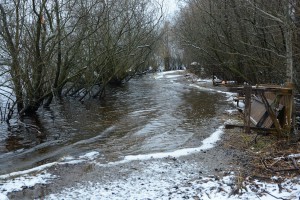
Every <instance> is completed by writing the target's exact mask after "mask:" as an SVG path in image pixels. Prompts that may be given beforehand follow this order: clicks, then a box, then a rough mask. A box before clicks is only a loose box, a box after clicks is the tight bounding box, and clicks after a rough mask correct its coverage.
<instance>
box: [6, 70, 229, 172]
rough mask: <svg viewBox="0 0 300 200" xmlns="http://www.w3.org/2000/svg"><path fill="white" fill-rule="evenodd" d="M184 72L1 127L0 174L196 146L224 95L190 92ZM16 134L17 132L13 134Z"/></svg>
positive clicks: (62, 104) (211, 126) (216, 121)
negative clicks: (75, 159)
mask: <svg viewBox="0 0 300 200" xmlns="http://www.w3.org/2000/svg"><path fill="white" fill-rule="evenodd" d="M184 73H185V72H183V71H181V72H178V71H176V72H171V73H164V74H149V75H146V76H143V77H139V78H135V79H132V80H131V81H130V82H129V83H126V84H125V85H124V86H122V87H116V88H110V89H109V90H107V94H106V98H105V99H104V100H90V101H86V102H84V103H80V102H78V101H76V100H72V99H64V100H63V101H56V102H54V104H53V105H52V106H51V108H50V109H48V110H45V109H41V110H39V112H38V114H37V116H36V118H35V119H24V122H26V123H28V124H31V125H35V126H36V128H37V129H35V126H34V127H33V126H31V127H29V128H24V124H19V129H20V127H23V128H21V129H20V130H21V131H19V132H16V130H18V129H17V127H12V128H11V129H7V127H6V124H1V129H0V131H1V133H0V174H6V173H10V172H14V171H20V170H26V169H30V168H32V167H35V166H39V165H42V164H45V163H49V162H54V161H57V160H59V159H60V158H62V157H65V156H79V155H82V154H85V153H87V152H90V151H98V152H100V154H101V159H102V162H103V163H105V162H109V161H115V160H119V159H121V158H122V157H124V156H125V155H136V154H147V153H154V152H165V151H172V150H176V149H180V148H187V147H198V146H201V142H202V140H203V139H204V138H206V137H208V136H209V135H210V134H211V133H212V132H214V130H216V129H217V128H218V127H219V126H220V125H222V123H223V121H222V119H220V116H221V115H222V113H224V111H225V110H226V109H228V107H229V104H228V102H226V101H225V100H226V96H225V95H224V94H221V93H218V92H213V91H206V90H202V89H199V88H197V87H195V85H196V84H199V83H192V82H190V81H188V80H187V79H186V77H184ZM13 129H16V130H13Z"/></svg>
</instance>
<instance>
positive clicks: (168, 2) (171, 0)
mask: <svg viewBox="0 0 300 200" xmlns="http://www.w3.org/2000/svg"><path fill="white" fill-rule="evenodd" d="M160 1H161V2H163V3H164V8H165V11H166V12H167V13H168V14H170V15H172V14H173V13H174V12H175V11H176V10H177V9H178V6H177V1H178V0H160Z"/></svg>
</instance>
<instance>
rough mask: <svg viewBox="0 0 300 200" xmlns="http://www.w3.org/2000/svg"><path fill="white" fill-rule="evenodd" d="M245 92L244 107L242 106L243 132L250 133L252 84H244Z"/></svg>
mask: <svg viewBox="0 0 300 200" xmlns="http://www.w3.org/2000/svg"><path fill="white" fill-rule="evenodd" d="M244 93H245V108H244V126H245V129H244V131H245V133H250V122H251V121H250V114H251V94H252V86H251V85H246V86H244Z"/></svg>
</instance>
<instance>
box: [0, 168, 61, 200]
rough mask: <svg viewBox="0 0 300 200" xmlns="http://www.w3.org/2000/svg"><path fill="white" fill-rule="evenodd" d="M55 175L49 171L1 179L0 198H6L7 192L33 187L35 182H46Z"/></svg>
mask: <svg viewBox="0 0 300 200" xmlns="http://www.w3.org/2000/svg"><path fill="white" fill-rule="evenodd" d="M55 178H56V176H55V175H52V174H49V173H45V172H44V173H40V174H35V175H34V176H29V175H24V176H21V177H16V178H13V179H9V180H1V184H0V192H1V193H0V199H8V198H7V196H6V195H7V194H8V193H9V192H16V191H21V190H23V189H24V188H29V187H33V186H34V185H36V184H38V183H39V184H47V183H48V182H50V181H51V180H53V179H55Z"/></svg>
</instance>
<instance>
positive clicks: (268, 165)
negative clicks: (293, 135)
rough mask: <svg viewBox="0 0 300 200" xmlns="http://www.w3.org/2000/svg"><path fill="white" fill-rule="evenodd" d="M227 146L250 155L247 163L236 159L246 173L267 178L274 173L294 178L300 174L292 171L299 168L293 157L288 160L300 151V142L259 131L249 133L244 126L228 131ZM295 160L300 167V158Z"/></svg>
mask: <svg viewBox="0 0 300 200" xmlns="http://www.w3.org/2000/svg"><path fill="white" fill-rule="evenodd" d="M224 147H225V148H230V149H234V150H235V151H237V152H239V153H240V154H241V156H242V157H243V158H247V159H244V161H243V162H240V159H237V160H236V164H237V165H238V166H241V168H242V169H241V170H242V171H243V174H244V176H250V177H255V178H261V179H266V180H267V179H271V177H273V176H280V177H282V178H290V177H294V176H296V175H299V174H300V170H294V171H293V170H289V169H292V168H295V167H294V164H293V162H292V160H291V159H289V158H288V159H286V158H287V156H289V155H292V154H299V153H300V142H299V141H298V142H291V141H289V140H288V139H278V138H276V137H274V136H272V135H258V134H257V133H255V132H253V133H252V134H245V133H243V130H242V129H232V130H226V137H225V139H224ZM295 162H296V163H297V164H298V166H300V158H295ZM277 170H278V171H277ZM281 170H285V171H281Z"/></svg>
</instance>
